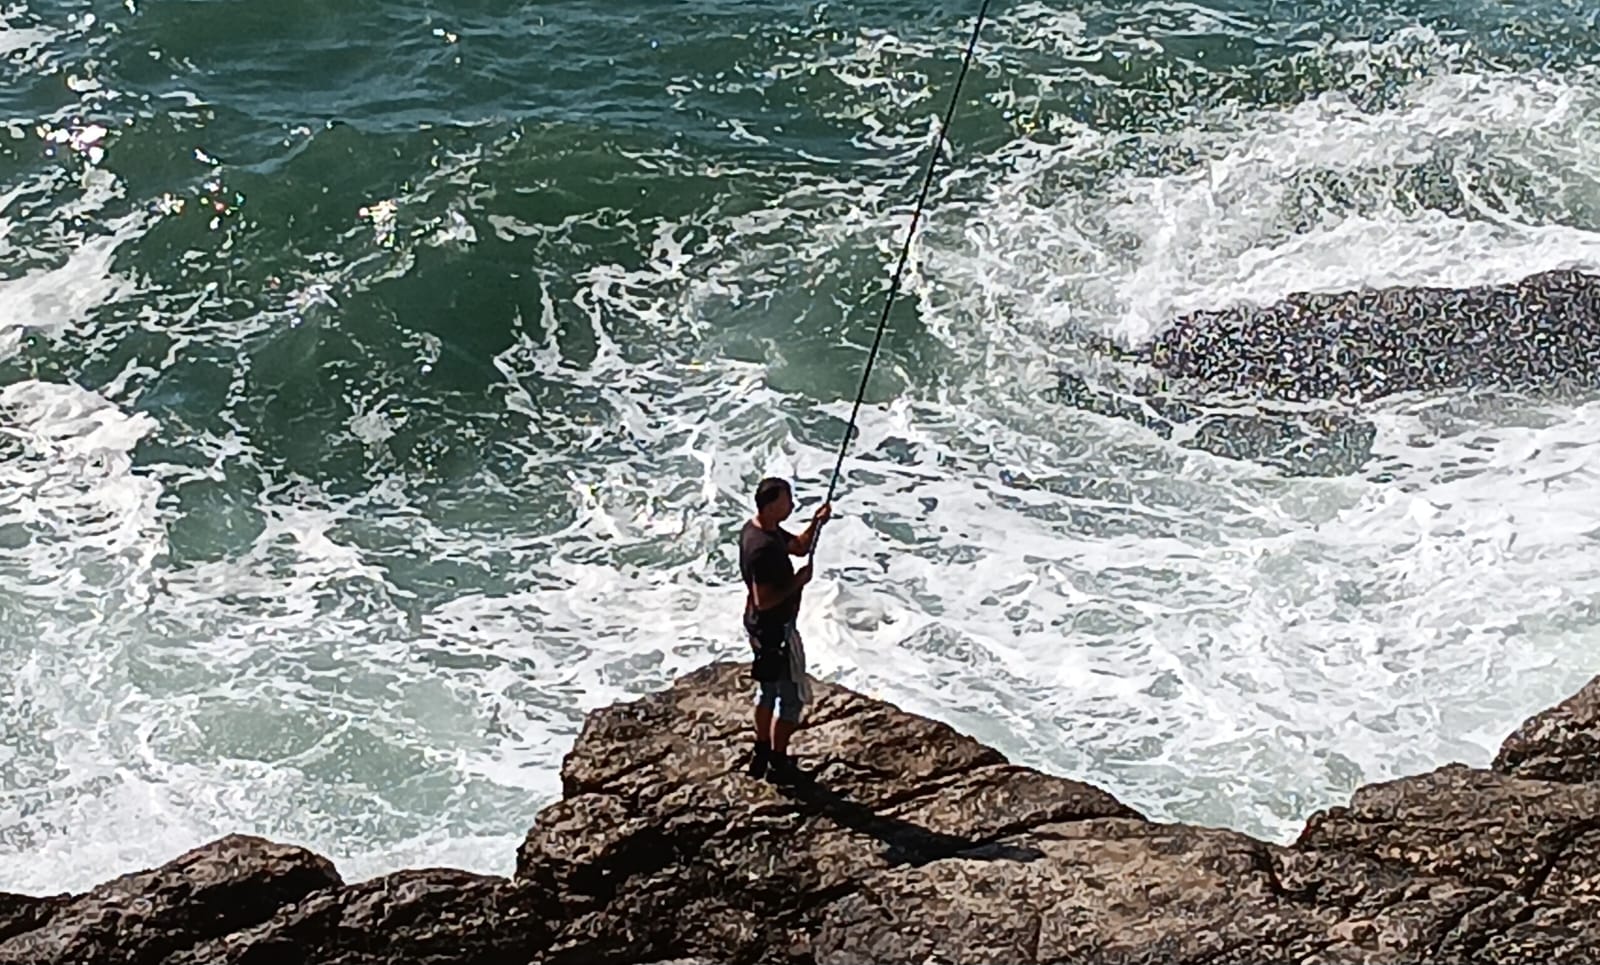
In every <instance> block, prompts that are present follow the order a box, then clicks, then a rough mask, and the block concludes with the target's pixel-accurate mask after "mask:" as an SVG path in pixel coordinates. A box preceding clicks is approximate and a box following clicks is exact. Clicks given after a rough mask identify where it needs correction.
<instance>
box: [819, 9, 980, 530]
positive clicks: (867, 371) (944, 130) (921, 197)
mask: <svg viewBox="0 0 1600 965" xmlns="http://www.w3.org/2000/svg"><path fill="white" fill-rule="evenodd" d="M989 2H990V0H983V2H982V4H981V5H980V6H979V7H978V18H977V20H976V21H975V22H974V23H973V25H972V39H970V40H968V41H967V54H966V57H964V58H963V59H962V61H961V72H960V73H959V74H957V75H956V84H955V89H954V90H952V91H951V92H950V103H949V105H948V106H947V107H946V108H945V112H944V121H943V123H941V124H940V125H939V137H938V138H937V139H936V140H935V141H934V142H933V147H932V148H931V149H930V150H929V152H928V166H927V169H926V170H925V171H924V172H923V176H922V190H921V192H920V193H919V194H918V195H917V203H916V206H915V207H914V208H912V210H911V223H910V224H909V225H908V226H907V228H906V240H905V243H904V244H903V245H901V246H900V263H899V264H898V265H896V266H895V270H894V280H893V281H892V282H891V283H890V285H889V296H888V297H887V298H885V299H884V302H883V314H882V316H881V317H880V318H879V319H878V331H877V334H876V335H874V336H873V339H872V349H871V351H869V352H868V353H867V364H866V367H865V368H863V369H862V370H861V385H860V387H859V388H857V389H856V401H855V404H854V405H853V406H851V408H850V423H849V425H848V426H847V427H846V428H845V431H844V440H843V442H841V443H840V444H839V458H838V460H837V461H836V462H835V463H834V464H833V479H832V480H831V481H830V482H829V483H828V498H827V499H826V500H824V504H825V505H826V504H831V503H832V502H833V496H834V493H835V491H836V490H837V489H838V486H839V474H840V472H841V471H842V470H843V469H844V456H845V452H846V451H847V450H848V449H849V448H850V440H851V438H852V437H853V436H854V435H855V431H856V417H857V416H858V415H860V413H861V400H862V399H863V398H865V396H866V394H867V380H868V379H869V378H871V376H872V366H873V363H874V362H876V361H877V360H878V346H879V345H881V344H882V343H883V333H884V330H885V328H886V327H887V326H888V324H889V310H890V309H891V308H893V307H894V299H895V296H896V295H898V294H899V293H900V276H901V275H902V274H904V272H905V268H906V261H907V260H908V259H909V258H910V256H911V240H912V239H913V238H915V237H916V234H917V223H918V222H919V221H921V220H922V209H923V207H924V206H926V204H927V202H928V191H929V189H930V188H932V187H933V169H934V166H935V165H936V164H937V163H938V160H939V148H940V147H941V146H943V145H944V143H945V139H946V136H947V135H948V133H949V131H950V121H951V119H952V118H953V117H955V113H956V103H957V102H958V101H959V100H960V99H961V85H962V83H963V82H964V81H966V79H967V71H968V69H969V68H971V66H972V57H973V54H974V53H975V52H976V51H977V49H978V36H979V35H980V34H981V33H982V32H983V22H984V19H985V18H986V17H987V16H988V14H989ZM821 535H822V527H820V526H819V527H817V529H816V531H815V532H813V533H812V534H811V552H810V553H809V554H808V557H809V559H810V560H815V559H816V556H817V539H818V538H819V537H821Z"/></svg>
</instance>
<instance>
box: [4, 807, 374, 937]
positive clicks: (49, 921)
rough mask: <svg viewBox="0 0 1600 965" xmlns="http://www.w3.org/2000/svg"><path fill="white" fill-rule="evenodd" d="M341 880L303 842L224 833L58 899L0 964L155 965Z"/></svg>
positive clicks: (242, 926) (20, 935)
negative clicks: (145, 868)
mask: <svg viewBox="0 0 1600 965" xmlns="http://www.w3.org/2000/svg"><path fill="white" fill-rule="evenodd" d="M341 883H342V882H341V881H340V879H339V875H338V873H337V872H336V871H335V870H334V867H333V864H332V863H331V862H329V861H328V860H327V859H326V858H322V857H319V856H318V855H315V854H313V853H311V852H310V851H306V850H305V849H303V848H295V847H289V846H286V845H281V844H274V843H272V842H270V841H265V840H263V839H261V838H256V837H247V836H243V835H230V836H228V837H225V838H221V839H219V840H217V841H214V842H212V843H210V844H207V845H203V846H202V847H199V848H196V849H194V850H193V851H189V852H187V853H185V854H183V855H180V856H179V857H178V858H176V859H175V860H173V861H171V862H168V863H167V864H164V865H162V866H161V867H159V868H156V869H153V870H150V871H141V872H138V873H136V874H130V875H124V876H123V877H120V878H117V879H114V880H112V881H108V882H106V883H105V884H102V885H100V886H98V887H96V888H94V889H93V890H91V891H89V892H88V893H86V894H83V895H79V896H76V897H73V898H71V899H68V900H65V901H60V902H58V903H57V904H56V907H55V908H54V909H53V911H51V912H50V913H48V914H46V915H45V916H43V918H42V920H41V921H40V922H39V924H38V925H37V926H36V927H32V928H30V929H28V930H27V931H23V932H20V933H17V934H14V935H13V936H12V937H11V938H10V939H9V940H7V941H5V942H4V943H3V944H0V963H4V965H53V963H58V962H59V963H61V965H157V963H160V962H161V961H162V960H163V959H165V958H166V957H167V956H168V955H171V954H172V953H174V952H177V951H180V950H182V949H186V948H190V947H191V946H194V945H196V944H198V943H200V942H203V941H206V940H208V939H211V938H215V937H217V936H221V935H227V934H229V933H231V932H234V931H237V930H239V929H241V928H247V927H249V926H251V925H254V924H256V923H257V922H260V921H262V920H264V919H266V918H268V917H270V916H271V915H272V914H273V913H274V912H276V911H277V910H278V909H279V908H282V907H283V906H284V905H288V904H291V903H293V902H296V901H299V900H300V899H302V898H304V897H305V896H306V895H308V894H310V893H312V892H313V891H316V890H318V889H320V888H328V887H336V886H338V885H340V884H341Z"/></svg>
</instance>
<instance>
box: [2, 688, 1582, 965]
mask: <svg viewBox="0 0 1600 965" xmlns="http://www.w3.org/2000/svg"><path fill="white" fill-rule="evenodd" d="M1597 690H1600V683H1592V684H1590V686H1589V687H1586V688H1585V689H1584V690H1583V691H1582V692H1580V693H1579V694H1578V695H1576V696H1575V697H1573V698H1572V699H1571V700H1568V701H1567V702H1565V703H1563V704H1562V705H1560V706H1559V707H1556V708H1552V709H1551V710H1549V711H1547V712H1545V713H1543V714H1540V715H1538V716H1537V717H1535V718H1533V719H1532V720H1530V721H1528V723H1527V724H1525V725H1524V726H1523V727H1522V728H1520V729H1519V730H1518V731H1517V732H1516V733H1515V734H1513V735H1512V736H1511V737H1510V739H1508V740H1507V741H1506V744H1505V746H1504V748H1503V749H1502V751H1501V753H1500V755H1499V757H1498V758H1497V759H1496V761H1495V766H1494V768H1493V769H1474V768H1468V767H1463V766H1460V765H1451V766H1447V767H1442V768H1439V769H1438V770H1436V771H1433V772H1432V773H1428V774H1422V775H1418V776H1415V777H1409V778H1405V779H1402V780H1397V781H1390V782H1387V783H1383V784H1377V785H1372V786H1369V787H1365V788H1362V789H1361V790H1360V791H1358V792H1357V793H1356V794H1355V795H1354V796H1353V798H1352V799H1351V801H1350V802H1349V804H1348V805H1347V806H1343V807H1336V808H1330V809H1328V810H1326V811H1323V812H1321V813H1319V814H1317V815H1315V816H1314V817H1313V818H1312V819H1311V820H1310V821H1309V822H1308V823H1307V825H1306V828H1305V830H1304V832H1303V833H1302V834H1301V836H1300V838H1299V840H1297V841H1296V842H1294V844H1293V845H1291V846H1287V847H1284V846H1279V845H1274V844H1269V843H1265V842H1261V841H1257V840H1254V839H1252V838H1250V837H1247V836H1245V835H1242V834H1237V833H1235V832H1231V831H1226V830H1220V829H1212V828H1197V827H1189V826H1185V825H1174V824H1161V823H1155V822H1151V821H1148V820H1146V819H1145V818H1144V817H1143V816H1141V815H1139V814H1137V813H1136V812H1134V811H1133V810H1131V809H1130V808H1128V807H1126V806H1124V805H1123V804H1121V803H1120V802H1118V801H1117V800H1116V799H1115V798H1114V797H1113V796H1112V795H1110V794H1108V793H1106V792H1105V791H1102V790H1100V789H1097V788H1094V787H1092V786H1089V785H1086V784H1082V783H1079V782H1076V781H1071V780H1067V779H1064V778H1058V777H1052V776H1049V775H1045V774H1041V773H1039V772H1037V771H1033V770H1030V769H1028V768H1024V767H1018V766H1014V765H1012V764H1010V763H1008V762H1007V761H1006V760H1005V758H1004V757H1003V756H1002V755H1000V754H999V753H998V752H996V751H994V750H992V749H990V748H987V747H984V746H983V745H981V744H979V743H977V742H976V741H973V740H972V739H970V738H968V737H965V736H963V735H961V734H959V733H957V732H956V731H954V730H952V729H951V728H949V727H947V726H944V725H942V724H939V723H936V722H934V721H930V720H927V719H924V718H921V717H917V716H915V715H912V714H907V713H904V712H902V711H900V710H898V709H896V708H894V707H892V706H890V705H888V704H885V703H882V702H879V701H874V700H871V699H868V698H866V697H863V696H861V695H859V694H855V693H852V692H850V691H847V690H843V689H840V688H837V687H832V686H828V685H819V686H818V688H817V691H818V698H819V700H818V703H817V704H816V706H815V707H814V709H813V718H812V721H811V723H810V725H809V726H808V727H807V728H805V729H804V730H802V731H801V732H800V734H799V735H797V737H796V739H795V745H794V749H795V751H796V752H797V753H798V755H799V757H800V759H801V762H802V764H803V765H804V766H805V767H806V768H807V770H808V771H809V772H810V774H811V779H810V780H809V781H804V782H801V783H800V784H797V785H795V786H793V787H779V786H776V785H773V784H771V783H768V782H764V781H755V780H752V779H750V778H749V777H747V776H745V774H744V765H745V755H746V753H747V750H748V731H747V728H748V714H749V703H748V690H747V686H746V681H745V680H744V678H743V667H742V666H741V665H727V664H718V665H713V666H710V667H706V668H703V669H701V670H699V671H696V672H695V673H692V674H689V675H687V676H685V677H684V678H682V679H680V680H679V681H677V682H676V684H675V685H674V686H673V687H671V688H668V689H667V690H665V691H662V692H660V693H656V694H651V695H649V696H647V697H644V698H641V699H639V700H636V701H632V702H629V703H626V704H619V705H616V706H613V707H609V708H606V709H603V710H600V711H597V712H595V713H593V714H591V715H590V717H589V719H588V721H587V723H586V725H585V727H584V730H583V733H582V734H581V735H580V736H579V738H578V740H577V742H576V744H575V746H574V747H573V750H572V752H571V754H569V755H568V757H567V759H566V762H565V765H564V767H563V772H562V776H563V784H564V793H563V797H562V799H561V800H560V801H557V802H555V803H553V804H551V805H550V806H549V807H547V808H545V809H544V810H543V811H542V812H541V813H540V814H539V815H538V816H537V818H536V819H535V820H534V823H533V827H532V829H531V830H530V831H529V833H528V835H527V838H526V840H525V841H524V843H523V845H522V847H521V849H520V851H519V853H518V855H517V869H516V875H515V876H514V877H513V878H511V879H505V878H497V877H490V876H484V875H476V874H468V873H466V872H462V871H452V870H448V869H429V870H419V871H405V872H400V873H397V874H393V875H388V876H385V877H382V878H378V879H374V880H372V881H366V882H361V883H359V884H355V885H349V886H346V885H344V884H343V883H342V882H341V881H340V879H339V876H338V874H337V873H336V872H335V871H334V869H333V866H332V865H331V864H329V863H328V862H327V861H325V860H324V859H321V858H319V857H317V856H315V855H312V854H309V853H308V852H305V851H302V850H300V849H297V848H289V847H285V846H282V845H275V844H271V843H269V842H265V841H261V840H259V839H255V838H240V837H234V838H226V839H223V840H222V841H219V842H215V843H213V844H211V845H208V846H206V847H204V848H200V849H197V850H196V851H194V852H191V853H190V854H187V855H184V856H182V857H180V858H179V859H177V860H176V861H174V862H172V863H170V864H168V865H165V866H163V867H161V868H157V869H154V870H152V871H146V872H141V873H139V874H135V875H129V876H125V877H123V878H119V879H117V880H116V881H112V882H108V883H106V884H105V885H102V886H100V887H99V888H96V889H94V890H93V891H91V892H89V893H87V894H84V895H76V896H57V897H54V898H48V899H46V898H28V897H24V896H16V895H0V963H21V962H28V963H38V965H54V963H63V965H64V963H68V962H71V963H74V965H78V963H88V965H94V963H100V962H108V963H109V962H118V963H123V962H126V963H136V965H142V963H152V965H257V963H261V965H266V963H280V962H283V963H298V965H400V963H408V965H524V963H528V965H555V963H580V962H581V963H596V965H607V963H617V965H624V963H625V965H645V963H657V965H712V963H735V962H737V963H746V962H749V963H754V962H762V963H766V962H793V963H810V962H818V963H825V965H853V963H866V962H906V963H913V962H914V963H918V965H925V963H938V962H963V963H965V962H1019V963H1026V962H1050V963H1078V962H1082V963H1090V962H1093V963H1102V962H1105V963H1124V965H1126V963H1150V965H1156V963H1163V965H1167V963H1173V965H1185V963H1193V965H1199V963H1206V965H1215V963H1235V962H1236V963H1241V965H1243V963H1256V962H1263V961H1294V962H1307V963H1309V962H1329V963H1378V962H1384V963H1389V962H1399V963H1409V962H1416V963H1423V962H1427V963H1433V962H1447V963H1449V962H1459V963H1479V962H1482V963H1524V962H1526V963H1530V965H1531V963H1544V962H1549V961H1586V960H1595V959H1597V958H1600V783H1591V782H1590V781H1589V777H1590V776H1591V774H1592V773H1593V771H1592V764H1591V760H1592V757H1591V755H1592V751H1593V749H1594V740H1595V734H1594V721H1595V719H1596V715H1595V706H1596V700H1597Z"/></svg>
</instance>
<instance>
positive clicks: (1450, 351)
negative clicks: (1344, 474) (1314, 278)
mask: <svg viewBox="0 0 1600 965" xmlns="http://www.w3.org/2000/svg"><path fill="white" fill-rule="evenodd" d="M1597 338H1600V277H1597V276H1595V275H1590V274H1586V273H1583V272H1577V271H1546V272H1540V273H1537V274H1533V275H1529V276H1527V277H1525V278H1522V279H1520V280H1518V281H1515V282H1507V283H1504V284H1495V285H1478V286H1472V287H1468V288H1442V287H1426V286H1393V287H1389V288H1381V289H1373V288H1366V289H1360V290H1355V291H1346V292H1337V293H1328V294H1322V293H1318V294H1307V293H1294V294H1290V295H1288V296H1286V297H1284V298H1283V299H1281V300H1279V301H1277V302H1275V303H1273V304H1271V305H1260V306H1258V305H1235V306H1230V307H1228V308H1224V309H1221V310H1217V311H1198V312H1193V313H1190V314H1188V315H1185V316H1183V317H1181V318H1178V319H1175V320H1174V321H1173V322H1172V323H1171V324H1170V325H1168V326H1167V327H1166V328H1164V329H1163V330H1162V331H1161V332H1160V333H1159V334H1158V335H1157V336H1156V337H1155V338H1154V339H1153V340H1152V341H1151V343H1150V345H1149V346H1148V347H1147V348H1146V350H1145V352H1146V353H1147V357H1148V359H1149V361H1150V363H1151V364H1153V365H1154V366H1155V367H1156V368H1157V369H1159V370H1160V371H1161V372H1163V373H1164V374H1165V375H1167V376H1170V377H1172V378H1174V379H1180V380H1183V381H1184V382H1186V383H1188V384H1190V385H1191V386H1192V387H1194V388H1195V389H1197V390H1200V391H1204V392H1207V393H1241V394H1245V395H1249V396H1252V397H1257V398H1267V399H1279V400H1287V401H1311V400H1320V399H1334V398H1358V399H1363V400H1372V399H1378V398H1382V397H1384V396H1387V395H1391V394H1393V393H1396V392H1409V391H1417V390H1421V391H1437V390H1440V389H1447V388H1453V387H1460V386H1478V387H1488V388H1502V389H1531V388H1540V387H1547V386H1551V385H1555V384H1557V383H1560V382H1562V381H1577V382H1580V383H1582V384H1585V385H1593V384H1595V382H1596V379H1597V375H1600V351H1596V349H1595V343H1596V339H1597Z"/></svg>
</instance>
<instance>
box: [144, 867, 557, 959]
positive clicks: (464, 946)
mask: <svg viewBox="0 0 1600 965" xmlns="http://www.w3.org/2000/svg"><path fill="white" fill-rule="evenodd" d="M548 932H549V922H548V921H547V909H546V908H544V907H542V906H541V902H539V901H538V900H537V898H536V896H535V895H534V893H533V892H531V891H529V890H528V889H524V888H518V887H516V886H514V885H512V883H511V882H509V881H507V880H506V879H504V878H494V877H488V876H485V875H475V874H468V873H467V872H464V871H453V870H447V869H429V870H421V871H402V872H398V873H396V874H392V875H386V876H384V877H381V878H375V879H373V880H371V881H365V882H362V883H360V884H357V885H352V886H350V887H347V888H340V889H333V890H326V891H321V892H318V893H316V894H314V895H312V896H311V897H309V898H307V899H305V900H304V901H302V902H300V903H298V904H296V905H292V906H289V907H287V908H284V909H282V910H281V911H279V912H278V913H277V914H276V915H274V916H273V917H272V918H270V919H268V920H267V921H265V922H262V923H261V924H259V925H256V926H254V927H252V928H247V929H245V930H243V931H240V932H236V933H234V934H232V935H228V936H226V937H224V938H218V939H214V940H212V941H210V942H207V943H205V944H204V945H201V946H199V947H197V948H193V949H190V950H189V951H186V952H181V953H179V954H177V955H175V956H173V957H171V958H168V959H167V960H166V961H165V962H164V963H163V965H278V963H281V962H296V963H298V965H445V963H449V965H524V963H526V962H527V961H528V960H529V959H530V958H532V957H533V956H534V955H535V954H536V953H537V952H539V951H541V950H542V949H543V948H544V947H545V945H547V944H548Z"/></svg>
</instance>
